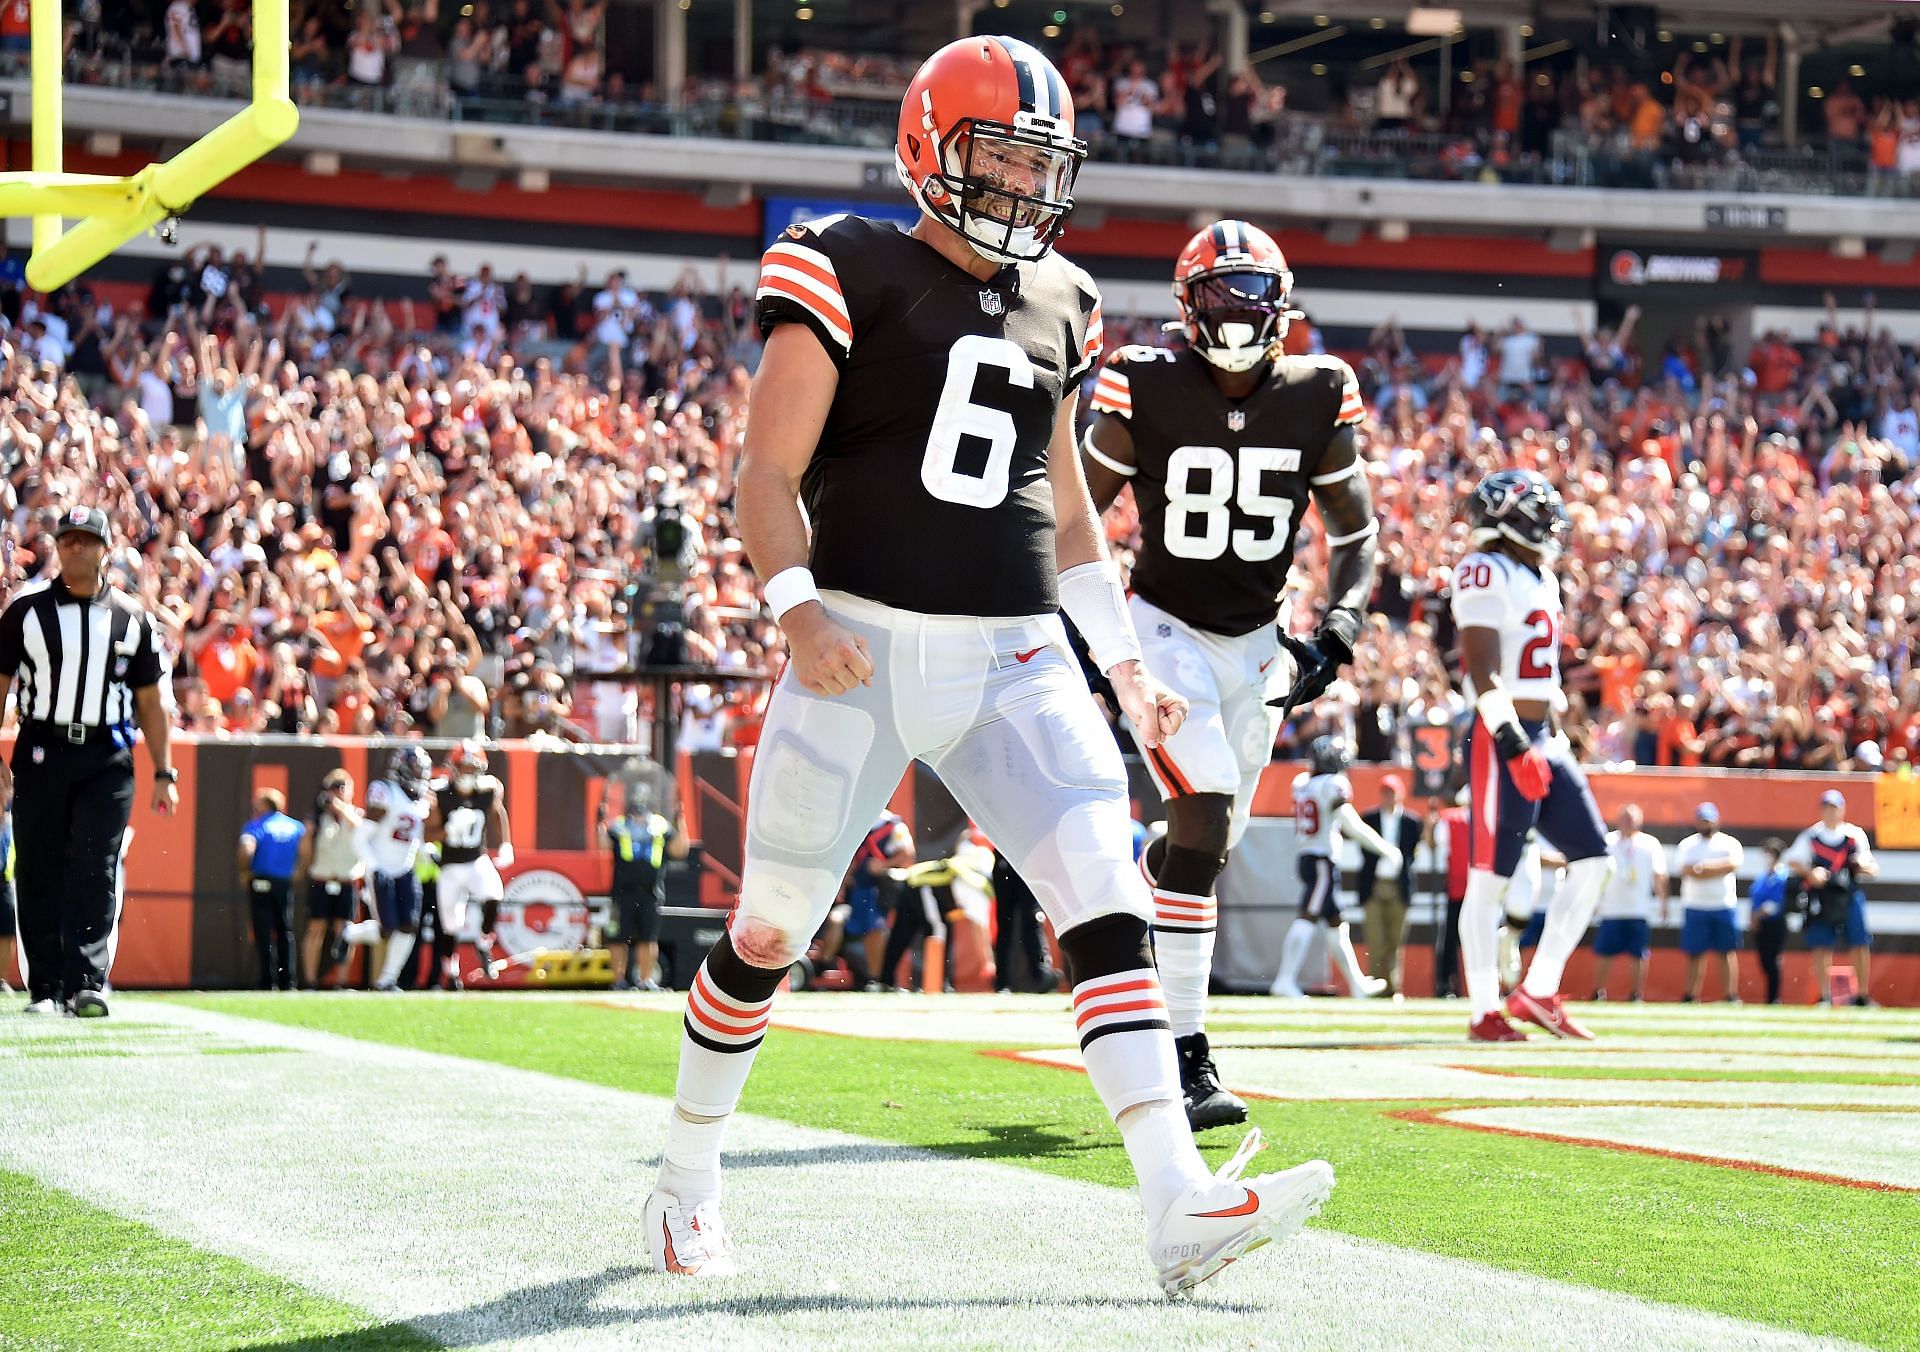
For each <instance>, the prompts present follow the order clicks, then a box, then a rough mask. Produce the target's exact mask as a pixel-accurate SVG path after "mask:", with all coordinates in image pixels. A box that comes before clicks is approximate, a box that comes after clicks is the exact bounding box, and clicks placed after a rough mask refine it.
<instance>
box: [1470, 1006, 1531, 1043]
mask: <svg viewBox="0 0 1920 1352" xmlns="http://www.w3.org/2000/svg"><path fill="white" fill-rule="evenodd" d="M1526 1040H1527V1035H1526V1034H1525V1033H1523V1032H1521V1031H1520V1030H1519V1029H1518V1028H1515V1027H1514V1026H1513V1025H1512V1024H1510V1023H1508V1022H1507V1019H1506V1016H1505V1015H1504V1014H1502V1013H1501V1012H1500V1011H1499V1010H1497V1009H1496V1010H1492V1011H1491V1012H1489V1013H1486V1014H1482V1015H1481V1016H1480V1017H1479V1018H1477V1019H1475V1020H1474V1021H1473V1022H1472V1023H1470V1024H1468V1025H1467V1041H1469V1042H1525V1041H1526Z"/></svg>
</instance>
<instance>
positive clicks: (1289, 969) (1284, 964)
mask: <svg viewBox="0 0 1920 1352" xmlns="http://www.w3.org/2000/svg"><path fill="white" fill-rule="evenodd" d="M1312 943H1313V921H1311V920H1308V919H1307V918H1306V917H1305V916H1295V917H1294V918H1293V924H1291V925H1289V926H1288V927H1287V941H1286V944H1285V945H1284V946H1283V947H1282V948H1281V950H1280V970H1279V972H1278V973H1276V974H1275V975H1274V978H1273V984H1274V985H1276V986H1289V985H1291V986H1297V985H1299V984H1300V964H1301V963H1302V962H1304V961H1305V960H1306V956H1307V948H1308V947H1309V946H1310V945H1311V944H1312Z"/></svg>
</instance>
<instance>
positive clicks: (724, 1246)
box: [645, 1188, 739, 1277]
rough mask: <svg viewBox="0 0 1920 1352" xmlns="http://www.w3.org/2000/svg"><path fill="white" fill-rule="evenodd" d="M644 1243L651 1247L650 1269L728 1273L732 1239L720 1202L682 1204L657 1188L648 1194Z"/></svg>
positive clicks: (684, 1273) (692, 1274) (713, 1274)
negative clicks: (651, 1261) (729, 1236)
mask: <svg viewBox="0 0 1920 1352" xmlns="http://www.w3.org/2000/svg"><path fill="white" fill-rule="evenodd" d="M645 1224H646V1229H647V1246H648V1248H650V1249H651V1250H652V1251H653V1270H654V1271H655V1272H672V1273H677V1274H679V1275H680V1276H682V1277H731V1276H734V1275H735V1274H736V1273H737V1272H738V1271H739V1269H738V1268H737V1267H735V1266H734V1262H733V1241H732V1240H731V1239H729V1238H727V1227H726V1223H725V1222H724V1221H722V1220H721V1219H720V1203H718V1202H715V1201H707V1202H702V1203H700V1204H699V1205H698V1206H682V1205H680V1199H679V1198H677V1197H675V1196H674V1195H673V1194H672V1193H666V1192H661V1191H660V1190H659V1189H657V1188H656V1189H654V1191H653V1192H652V1193H651V1194H650V1195H649V1196H648V1197H647V1209H646V1221H645Z"/></svg>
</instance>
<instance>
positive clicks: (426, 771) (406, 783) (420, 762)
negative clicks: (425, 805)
mask: <svg viewBox="0 0 1920 1352" xmlns="http://www.w3.org/2000/svg"><path fill="white" fill-rule="evenodd" d="M432 776H433V759H432V758H431V757H430V756H428V755H427V749H426V748H425V747H424V746H419V745H417V744H416V745H413V746H403V747H400V748H399V749H397V750H396V751H395V752H394V753H393V759H392V760H390V761H388V762H387V778H388V779H391V780H392V781H393V782H394V783H396V784H398V785H399V786H400V787H401V788H402V789H404V790H405V791H406V792H407V793H408V794H409V795H410V796H411V797H414V798H418V797H419V796H420V795H421V794H423V793H425V792H426V791H427V781H428V780H429V779H430V778H432Z"/></svg>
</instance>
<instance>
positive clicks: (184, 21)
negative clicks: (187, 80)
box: [166, 0, 201, 69]
mask: <svg viewBox="0 0 1920 1352" xmlns="http://www.w3.org/2000/svg"><path fill="white" fill-rule="evenodd" d="M166 22H167V64H168V65H169V66H172V67H174V68H176V69H187V68H193V67H197V66H199V64H200V61H201V49H200V14H199V11H198V10H197V9H196V8H195V7H194V3H193V0H171V3H170V4H168V6H167V17H166Z"/></svg>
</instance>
